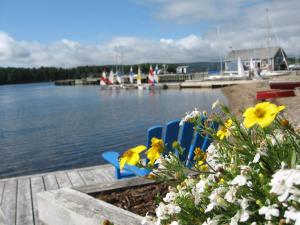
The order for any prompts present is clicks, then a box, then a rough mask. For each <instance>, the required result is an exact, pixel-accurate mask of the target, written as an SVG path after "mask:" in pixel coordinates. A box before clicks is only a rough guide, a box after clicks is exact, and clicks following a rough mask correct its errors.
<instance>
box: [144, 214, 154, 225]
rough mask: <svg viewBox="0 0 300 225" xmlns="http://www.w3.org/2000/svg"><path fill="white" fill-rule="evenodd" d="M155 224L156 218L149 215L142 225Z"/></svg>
mask: <svg viewBox="0 0 300 225" xmlns="http://www.w3.org/2000/svg"><path fill="white" fill-rule="evenodd" d="M154 222H156V218H155V217H153V216H149V215H148V213H147V214H146V216H145V217H144V218H143V220H142V225H152V224H154Z"/></svg>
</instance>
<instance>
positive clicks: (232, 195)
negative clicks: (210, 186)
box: [224, 186, 237, 203]
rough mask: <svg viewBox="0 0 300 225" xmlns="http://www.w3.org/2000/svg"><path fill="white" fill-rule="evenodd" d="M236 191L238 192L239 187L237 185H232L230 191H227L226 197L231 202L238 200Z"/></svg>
mask: <svg viewBox="0 0 300 225" xmlns="http://www.w3.org/2000/svg"><path fill="white" fill-rule="evenodd" d="M236 192H237V188H236V187H235V186H233V187H230V189H229V191H228V192H227V193H226V195H225V197H224V198H225V199H226V200H227V201H228V202H230V203H234V202H235V200H236V196H235V195H236Z"/></svg>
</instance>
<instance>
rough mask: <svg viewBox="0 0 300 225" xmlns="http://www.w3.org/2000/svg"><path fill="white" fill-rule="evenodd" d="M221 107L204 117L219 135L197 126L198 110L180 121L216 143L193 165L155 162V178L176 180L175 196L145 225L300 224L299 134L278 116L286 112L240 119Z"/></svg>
mask: <svg viewBox="0 0 300 225" xmlns="http://www.w3.org/2000/svg"><path fill="white" fill-rule="evenodd" d="M221 109H223V110H222V112H221V113H219V114H212V116H210V117H207V120H209V121H216V122H217V123H218V124H219V129H218V130H215V129H214V128H212V127H211V126H209V123H205V122H203V121H202V120H199V119H198V118H199V117H200V116H201V115H202V113H200V112H199V111H196V112H195V111H193V112H192V113H189V114H187V116H186V117H185V118H184V119H183V123H184V122H186V121H188V122H193V123H194V124H195V130H196V131H199V130H201V132H203V131H205V133H207V134H209V135H210V136H211V137H212V138H213V140H214V141H213V142H212V143H211V144H210V146H209V147H208V148H207V149H204V150H202V149H200V148H196V149H195V150H194V157H193V162H192V163H191V164H188V166H187V163H186V162H183V161H182V160H180V157H179V156H177V155H176V154H173V153H170V154H169V155H167V156H165V157H162V156H156V157H155V160H156V163H157V162H158V161H159V164H160V166H158V168H156V169H155V170H154V172H155V174H156V176H157V177H160V178H161V177H169V178H171V179H169V182H170V191H169V193H168V194H167V195H166V196H165V198H163V199H162V200H161V202H160V203H159V204H158V207H157V209H156V216H154V217H153V216H152V217H151V216H147V217H145V220H144V222H145V221H151V223H152V224H157V225H159V224H163V225H166V224H203V225H217V224H229V225H237V224H251V225H259V224H268V225H271V224H274V225H275V224H282V225H283V224H298V225H300V136H299V132H297V131H296V130H295V129H294V128H293V127H292V126H291V125H290V124H289V123H288V122H287V120H286V119H285V118H283V117H282V115H281V114H280V112H281V111H282V110H283V109H284V106H276V105H275V104H272V103H270V102H264V103H259V104H257V105H256V106H255V107H250V108H248V109H246V110H245V112H244V114H243V118H237V117H236V116H235V115H233V114H231V112H230V111H229V109H228V108H227V107H226V106H223V105H221ZM199 127H200V128H201V129H199ZM174 147H176V149H177V148H180V147H179V146H178V143H176V146H175V144H174ZM160 154H161V152H160ZM158 158H159V160H157V159H158ZM155 160H154V161H155ZM160 168H163V169H161V170H160ZM145 224H146V223H145Z"/></svg>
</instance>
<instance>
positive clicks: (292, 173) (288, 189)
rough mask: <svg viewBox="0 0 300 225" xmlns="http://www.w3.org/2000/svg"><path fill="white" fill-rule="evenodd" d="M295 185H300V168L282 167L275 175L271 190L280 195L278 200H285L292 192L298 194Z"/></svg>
mask: <svg viewBox="0 0 300 225" xmlns="http://www.w3.org/2000/svg"><path fill="white" fill-rule="evenodd" d="M295 185H300V170H298V169H280V170H278V171H277V172H276V173H275V174H274V175H273V178H272V180H271V187H272V188H271V191H270V192H271V193H275V194H277V195H279V197H278V200H279V201H280V202H284V201H285V200H286V199H287V198H288V197H289V195H290V194H296V195H298V194H297V193H299V189H297V188H296V187H295ZM294 197H296V196H294Z"/></svg>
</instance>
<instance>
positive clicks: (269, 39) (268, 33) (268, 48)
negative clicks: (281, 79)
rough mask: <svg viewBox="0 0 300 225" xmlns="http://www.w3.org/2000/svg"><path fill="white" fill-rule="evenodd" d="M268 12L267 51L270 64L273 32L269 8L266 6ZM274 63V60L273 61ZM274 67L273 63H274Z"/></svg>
mask: <svg viewBox="0 0 300 225" xmlns="http://www.w3.org/2000/svg"><path fill="white" fill-rule="evenodd" d="M266 14H267V35H268V36H267V51H268V65H269V64H270V44H271V32H270V18H269V9H268V8H266ZM271 63H272V61H271ZM272 67H273V65H272Z"/></svg>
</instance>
